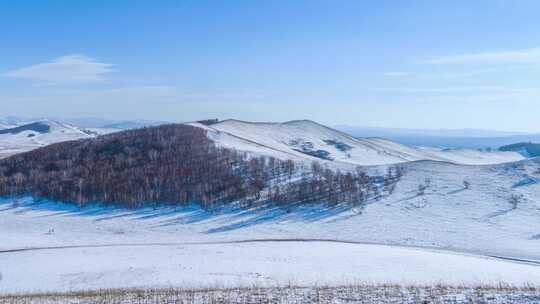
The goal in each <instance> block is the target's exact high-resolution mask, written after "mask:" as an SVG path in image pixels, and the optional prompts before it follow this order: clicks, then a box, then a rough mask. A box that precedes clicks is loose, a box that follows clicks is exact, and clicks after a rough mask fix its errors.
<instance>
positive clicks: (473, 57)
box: [421, 48, 540, 64]
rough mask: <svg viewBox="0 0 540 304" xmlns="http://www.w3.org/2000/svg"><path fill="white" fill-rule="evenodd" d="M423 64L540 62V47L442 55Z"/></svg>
mask: <svg viewBox="0 0 540 304" xmlns="http://www.w3.org/2000/svg"><path fill="white" fill-rule="evenodd" d="M421 63H424V64H516V63H540V48H531V49H521V50H511V51H499V52H486V53H469V54H459V55H452V56H443V57H438V58H432V59H429V60H425V61H422V62H421Z"/></svg>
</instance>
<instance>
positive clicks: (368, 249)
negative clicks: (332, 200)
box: [0, 159, 540, 293]
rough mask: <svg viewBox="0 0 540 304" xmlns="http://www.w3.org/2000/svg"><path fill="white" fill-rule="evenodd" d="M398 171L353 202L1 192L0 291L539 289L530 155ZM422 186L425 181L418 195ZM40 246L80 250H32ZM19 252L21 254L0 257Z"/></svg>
mask: <svg viewBox="0 0 540 304" xmlns="http://www.w3.org/2000/svg"><path fill="white" fill-rule="evenodd" d="M403 166H404V170H405V175H404V176H403V178H402V180H401V181H400V182H399V183H398V184H397V187H396V189H395V191H394V192H393V194H391V195H389V196H388V197H384V198H382V199H380V200H375V201H370V202H368V204H367V205H365V206H364V207H361V208H354V209H350V208H347V207H345V206H341V207H336V208H327V207H325V206H324V205H316V206H312V207H299V208H297V209H294V210H293V211H292V212H291V211H288V210H285V209H280V208H265V209H260V210H228V209H226V210H223V211H220V212H207V211H204V210H202V209H200V208H199V207H197V206H189V207H185V208H178V209H174V208H167V207H163V208H158V209H153V208H143V209H137V210H126V209H114V208H103V207H99V206H95V207H88V208H84V209H78V208H77V207H76V206H74V205H67V204H61V203H56V202H47V201H36V200H34V199H31V198H24V199H18V200H14V199H9V198H7V199H3V200H0V240H2V242H0V272H1V273H2V276H3V280H2V281H0V293H2V292H14V291H36V290H70V289H88V288H103V287H143V286H154V287H168V286H171V285H172V286H176V287H204V286H209V285H216V284H217V285H219V286H245V285H253V284H254V283H256V284H260V285H274V284H280V285H283V284H288V283H293V284H294V283H296V284H300V285H310V284H321V285H326V284H328V285H340V284H349V283H400V284H428V285H431V284H436V283H443V284H485V283H498V282H500V281H502V282H507V283H512V284H517V285H522V284H524V283H532V284H537V285H538V284H540V277H538V274H540V271H539V269H540V267H539V266H538V265H537V264H538V263H537V262H538V261H540V204H539V202H540V160H539V159H531V160H525V161H520V162H515V163H507V164H498V165H486V166H462V165H455V164H450V163H445V162H433V161H421V162H411V163H405V164H403ZM368 169H369V170H374V171H377V170H381V171H383V170H384V166H383V167H370V168H368ZM464 181H467V182H468V184H467V186H466V183H464ZM421 184H424V185H428V186H427V187H426V189H425V191H423V193H419V190H418V186H419V185H421ZM512 196H517V197H519V199H518V201H517V203H515V204H513V203H512V201H511V197H512ZM259 239H288V240H294V239H296V240H297V241H288V242H272V241H266V242H259V241H257V240H259ZM298 239H325V240H336V241H346V242H365V244H350V243H339V242H338V243H336V242H329V241H319V242H303V241H298ZM238 240H253V241H252V242H246V243H234V241H238ZM231 241H233V242H232V243H230V242H231ZM193 242H197V243H201V242H202V243H204V244H192V243H193ZM220 242H221V243H220ZM222 242H227V243H226V244H224V243H222ZM370 243H371V244H370ZM373 243H377V244H390V245H393V246H379V245H376V244H373ZM102 245H106V247H100V246H102ZM49 246H53V247H56V246H60V247H61V246H83V247H80V248H79V247H75V248H57V249H44V250H39V249H38V250H32V249H31V248H40V247H49ZM95 246H97V247H95ZM405 246H413V247H412V248H411V247H405ZM20 248H29V249H30V250H28V251H21V252H17V251H15V252H4V253H2V251H5V250H12V249H20ZM428 248H436V249H437V250H435V251H434V250H433V249H428ZM441 249H442V250H441ZM493 257H508V258H512V259H519V260H528V261H532V262H533V263H523V262H517V261H514V262H512V261H510V260H504V259H500V258H495V259H494V258H493ZM81 261H84V263H81ZM534 261H536V263H535V262H534ZM14 265H17V266H16V267H15V266H14ZM351 269H353V270H354V271H351ZM141 282H144V283H141ZM141 285H142V286H141Z"/></svg>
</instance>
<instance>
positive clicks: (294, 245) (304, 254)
mask: <svg viewBox="0 0 540 304" xmlns="http://www.w3.org/2000/svg"><path fill="white" fill-rule="evenodd" d="M1 257H2V258H1V259H0V269H2V277H3V280H2V282H0V292H10V293H17V292H18V293H23V292H28V291H34V292H35V291H58V290H63V291H69V290H86V289H105V288H123V287H126V286H128V287H146V288H148V287H153V288H160V287H162V288H163V287H165V288H166V287H183V288H201V287H217V286H219V287H248V286H253V285H257V286H284V285H289V284H291V285H299V286H306V285H307V286H314V285H330V286H335V285H344V284H354V283H364V284H365V283H369V284H383V283H387V284H403V285H412V284H416V285H435V284H450V285H460V284H469V285H477V284H480V283H484V284H495V285H496V284H498V283H500V282H506V283H509V284H513V285H517V286H524V285H525V284H540V271H539V270H540V266H537V265H536V266H535V265H528V264H520V263H513V262H508V261H500V260H495V259H488V258H480V257H475V256H468V255H461V254H451V253H442V252H435V251H427V250H420V249H412V248H399V247H391V246H382V245H361V244H339V243H328V242H309V243H303V242H285V243H283V242H281V243H280V242H257V243H243V244H221V243H219V244H201V245H170V246H168V245H156V246H126V247H105V248H73V249H50V250H40V251H26V252H14V253H3V254H1Z"/></svg>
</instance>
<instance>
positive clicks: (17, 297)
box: [0, 284, 540, 304]
mask: <svg viewBox="0 0 540 304" xmlns="http://www.w3.org/2000/svg"><path fill="white" fill-rule="evenodd" d="M0 303H1V304H7V303H10V304H36V303H40V304H41V303H44V304H57V303H62V304H63V303H73V304H74V303H77V304H132V303H136V304H158V303H159V304H165V303H166V304H180V303H182V304H184V303H186V304H187V303H202V304H217V303H540V289H539V288H538V287H535V286H523V287H514V286H509V285H505V284H499V285H497V286H474V287H470V286H446V285H436V286H398V285H351V286H339V287H327V286H318V287H297V286H285V287H271V288H262V287H251V288H229V289H172V288H171V289H109V290H94V291H77V292H69V293H39V294H37V293H36V294H13V295H4V296H0Z"/></svg>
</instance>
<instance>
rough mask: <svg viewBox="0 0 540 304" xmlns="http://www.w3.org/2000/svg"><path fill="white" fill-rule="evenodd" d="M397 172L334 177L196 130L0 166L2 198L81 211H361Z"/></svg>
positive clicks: (170, 129) (136, 133)
mask: <svg viewBox="0 0 540 304" xmlns="http://www.w3.org/2000/svg"><path fill="white" fill-rule="evenodd" d="M401 174H402V172H401V170H400V168H397V167H396V168H391V169H390V170H389V171H388V172H387V173H386V174H385V175H384V176H368V175H366V174H365V173H364V172H363V171H362V170H361V169H358V170H356V171H355V172H344V173H342V172H339V171H335V170H330V169H328V168H325V166H324V165H322V164H321V163H318V162H313V163H312V164H311V166H310V167H309V168H305V166H304V167H299V166H298V164H297V163H295V162H293V161H291V160H288V161H283V160H278V159H275V158H271V157H252V156H251V157H250V156H249V155H247V154H245V153H240V152H237V151H235V150H232V149H225V148H222V147H216V146H215V145H214V143H213V142H212V141H211V140H209V139H208V138H207V136H206V132H205V131H204V130H202V129H200V128H196V127H192V126H189V125H180V124H175V125H164V126H159V127H151V128H142V129H136V130H129V131H125V132H120V133H114V134H109V135H105V136H101V137H98V138H96V139H87V140H79V141H70V142H63V143H58V144H54V145H50V146H47V147H44V148H40V149H37V150H34V151H31V152H28V153H24V154H20V155H16V156H13V157H11V158H7V159H3V160H1V161H0V195H2V196H18V195H32V196H34V197H38V198H46V199H51V200H56V201H63V202H70V203H75V204H78V205H79V206H81V207H82V206H84V205H86V204H88V203H103V204H107V205H118V206H123V207H130V208H135V207H140V206H148V205H154V206H156V205H158V204H169V205H175V206H177V205H183V204H187V203H199V204H200V205H201V206H202V207H203V208H205V209H212V208H215V207H219V206H223V205H225V204H229V203H232V202H239V204H240V206H241V207H246V208H249V207H253V206H257V205H262V204H268V203H273V204H278V205H288V204H296V203H301V204H309V203H321V202H324V203H328V204H340V203H347V204H351V205H359V204H362V203H363V202H364V201H365V200H367V199H368V198H373V197H377V196H379V195H381V194H382V193H384V192H389V191H392V189H393V187H394V185H395V183H397V182H398V180H399V178H400V176H401Z"/></svg>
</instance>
